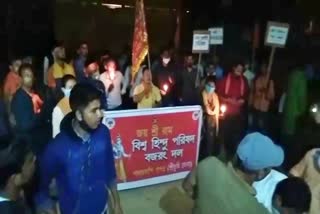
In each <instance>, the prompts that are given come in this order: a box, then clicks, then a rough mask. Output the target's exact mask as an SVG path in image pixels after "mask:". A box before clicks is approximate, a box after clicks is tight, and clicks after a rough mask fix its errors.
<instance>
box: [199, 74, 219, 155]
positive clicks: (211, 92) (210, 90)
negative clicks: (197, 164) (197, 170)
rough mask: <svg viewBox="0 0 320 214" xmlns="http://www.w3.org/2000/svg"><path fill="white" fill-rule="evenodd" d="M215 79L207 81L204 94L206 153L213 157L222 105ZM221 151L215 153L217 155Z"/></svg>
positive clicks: (209, 78)
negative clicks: (216, 91)
mask: <svg viewBox="0 0 320 214" xmlns="http://www.w3.org/2000/svg"><path fill="white" fill-rule="evenodd" d="M214 82H215V78H214V77H213V76H209V77H207V79H206V84H205V89H204V90H203V92H202V99H203V108H204V112H205V121H206V136H207V137H206V145H207V146H206V152H207V154H208V155H211V154H212V152H213V151H214V150H215V148H216V145H217V144H216V142H215V137H216V136H217V135H218V131H219V114H220V103H219V98H218V95H217V94H216V93H215V90H216V86H215V83H214ZM217 152H219V151H215V154H217Z"/></svg>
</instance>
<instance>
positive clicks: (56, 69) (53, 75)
mask: <svg viewBox="0 0 320 214" xmlns="http://www.w3.org/2000/svg"><path fill="white" fill-rule="evenodd" d="M53 55H54V58H55V62H54V64H53V65H52V66H51V68H50V69H49V71H48V86H49V87H50V88H53V89H56V88H58V89H59V88H61V79H62V77H63V76H65V75H67V74H70V75H72V76H75V73H74V69H73V67H72V66H71V65H69V64H68V63H66V62H65V58H66V51H65V48H64V47H63V46H62V45H60V46H59V47H56V48H55V49H54V52H53Z"/></svg>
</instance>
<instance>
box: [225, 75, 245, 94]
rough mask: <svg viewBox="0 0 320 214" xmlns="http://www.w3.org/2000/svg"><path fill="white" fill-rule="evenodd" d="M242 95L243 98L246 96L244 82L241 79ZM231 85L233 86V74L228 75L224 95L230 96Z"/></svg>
mask: <svg viewBox="0 0 320 214" xmlns="http://www.w3.org/2000/svg"><path fill="white" fill-rule="evenodd" d="M240 81H241V82H240V93H241V96H243V95H244V81H243V78H240ZM230 85H231V74H228V77H227V82H226V87H225V89H224V94H225V95H228V94H229V91H230Z"/></svg>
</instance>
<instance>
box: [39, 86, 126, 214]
mask: <svg viewBox="0 0 320 214" xmlns="http://www.w3.org/2000/svg"><path fill="white" fill-rule="evenodd" d="M100 100H101V92H99V91H98V90H97V89H96V88H95V87H94V86H92V85H90V84H78V85H76V86H75V87H74V88H73V90H72V91H71V95H70V107H71V109H72V112H71V113H70V114H69V115H67V116H66V117H65V118H64V120H63V121H62V123H61V132H60V134H59V135H57V137H56V138H55V139H54V140H53V141H52V142H51V143H50V144H49V145H48V147H47V149H46V151H45V153H44V154H43V157H42V158H41V161H40V191H39V193H38V194H37V197H36V202H37V205H38V210H39V212H40V213H46V212H48V213H50V212H53V211H52V210H54V204H53V203H52V201H51V200H50V197H49V185H50V183H51V181H52V179H53V178H55V179H56V183H57V189H58V195H59V197H58V198H59V205H60V211H61V214H88V213H90V214H106V213H108V211H109V210H110V208H112V209H113V213H115V214H122V209H121V205H120V199H119V195H118V192H117V185H116V171H115V165H114V158H113V152H112V144H111V137H110V132H109V130H108V128H107V127H106V126H104V125H103V124H102V123H101V120H102V117H103V113H102V111H101V101H100ZM109 201H110V203H108V202H109ZM53 213H54V212H53Z"/></svg>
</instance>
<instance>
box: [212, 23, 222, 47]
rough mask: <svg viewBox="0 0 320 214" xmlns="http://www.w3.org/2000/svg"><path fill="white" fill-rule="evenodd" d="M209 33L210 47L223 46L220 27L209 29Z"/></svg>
mask: <svg viewBox="0 0 320 214" xmlns="http://www.w3.org/2000/svg"><path fill="white" fill-rule="evenodd" d="M209 32H210V45H222V44H223V28H222V27H215V28H209Z"/></svg>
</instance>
